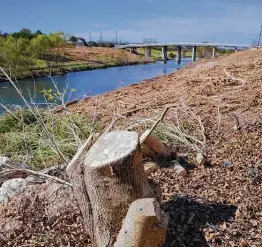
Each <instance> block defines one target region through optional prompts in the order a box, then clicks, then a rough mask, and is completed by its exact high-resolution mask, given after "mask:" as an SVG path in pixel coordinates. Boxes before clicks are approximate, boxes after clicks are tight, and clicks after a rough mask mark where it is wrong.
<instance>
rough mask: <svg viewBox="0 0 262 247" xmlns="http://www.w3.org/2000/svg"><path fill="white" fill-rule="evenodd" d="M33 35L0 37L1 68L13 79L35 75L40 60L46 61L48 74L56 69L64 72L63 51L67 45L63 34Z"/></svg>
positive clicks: (28, 33)
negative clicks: (24, 75) (25, 75)
mask: <svg viewBox="0 0 262 247" xmlns="http://www.w3.org/2000/svg"><path fill="white" fill-rule="evenodd" d="M40 33H41V32H40V31H39V33H38V35H32V34H31V33H30V32H29V31H25V32H24V34H21V33H20V34H19V35H18V34H16V33H15V34H13V35H8V36H7V37H0V66H1V67H2V68H4V69H5V71H8V73H9V76H10V77H11V78H17V77H21V75H23V74H28V73H30V74H32V75H33V74H34V73H35V70H36V69H37V68H38V64H39V59H41V60H42V61H44V63H45V66H46V67H47V69H48V74H49V75H50V74H51V73H52V69H53V68H54V67H57V68H59V69H60V70H61V71H62V62H64V57H63V49H64V47H65V45H66V40H65V36H64V34H63V33H60V32H59V33H54V34H40Z"/></svg>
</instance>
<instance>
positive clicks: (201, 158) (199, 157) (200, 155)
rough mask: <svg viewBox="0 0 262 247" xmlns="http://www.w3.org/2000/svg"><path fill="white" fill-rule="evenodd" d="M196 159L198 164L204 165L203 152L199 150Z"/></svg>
mask: <svg viewBox="0 0 262 247" xmlns="http://www.w3.org/2000/svg"><path fill="white" fill-rule="evenodd" d="M196 161H197V164H198V165H201V166H202V165H204V163H205V157H204V155H203V153H202V152H201V151H198V152H197V155H196Z"/></svg>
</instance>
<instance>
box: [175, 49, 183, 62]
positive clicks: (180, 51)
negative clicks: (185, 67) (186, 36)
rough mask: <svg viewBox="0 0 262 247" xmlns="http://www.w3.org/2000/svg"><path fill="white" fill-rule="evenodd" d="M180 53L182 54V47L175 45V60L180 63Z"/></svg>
mask: <svg viewBox="0 0 262 247" xmlns="http://www.w3.org/2000/svg"><path fill="white" fill-rule="evenodd" d="M181 54H182V47H181V46H177V53H176V61H177V63H178V64H180V63H181Z"/></svg>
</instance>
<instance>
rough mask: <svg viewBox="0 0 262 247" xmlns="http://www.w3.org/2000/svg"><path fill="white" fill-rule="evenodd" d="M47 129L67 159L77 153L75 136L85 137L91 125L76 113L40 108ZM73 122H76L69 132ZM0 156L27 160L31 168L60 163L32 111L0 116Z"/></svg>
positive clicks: (22, 110)
mask: <svg viewBox="0 0 262 247" xmlns="http://www.w3.org/2000/svg"><path fill="white" fill-rule="evenodd" d="M40 117H41V118H42V119H44V122H45V126H46V129H47V130H48V132H49V133H50V134H51V135H52V138H53V140H54V142H55V143H56V145H57V146H58V148H59V149H60V150H61V152H62V153H63V154H64V155H65V156H66V157H68V158H69V159H70V158H72V156H73V155H74V154H75V153H76V151H77V148H78V146H77V145H76V141H75V136H76V135H77V136H78V137H79V138H80V139H86V138H87V137H88V136H89V134H90V131H91V129H93V127H94V126H92V124H91V123H90V122H89V121H88V120H87V119H86V118H84V117H83V116H80V115H79V114H70V117H69V116H68V115H66V114H60V115H56V116H55V115H54V114H50V112H48V111H44V110H42V111H41V115H40ZM72 121H73V122H74V124H76V125H77V128H75V129H74V134H73V133H72V129H71V127H72ZM0 155H2V156H7V157H12V159H14V160H16V161H19V162H23V163H27V164H29V165H31V166H32V167H34V168H38V169H41V168H45V167H48V166H53V165H55V164H61V163H62V162H63V160H62V159H61V157H60V156H59V155H58V154H57V153H56V152H55V151H54V149H53V148H52V146H51V145H50V140H49V138H48V136H47V135H46V134H45V132H44V131H43V128H42V126H41V124H40V123H39V121H38V119H37V118H36V117H35V115H34V114H32V112H31V111H29V110H25V109H21V110H20V111H15V112H12V114H10V113H7V114H5V115H3V116H1V117H0Z"/></svg>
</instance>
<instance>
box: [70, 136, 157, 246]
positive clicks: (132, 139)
mask: <svg viewBox="0 0 262 247" xmlns="http://www.w3.org/2000/svg"><path fill="white" fill-rule="evenodd" d="M67 174H68V176H69V179H70V182H71V183H72V185H73V189H74V192H75V195H76V199H77V200H78V204H79V207H80V210H81V212H82V214H83V219H84V224H85V227H86V230H87V231H88V232H89V235H90V237H91V239H92V243H93V246H95V247H106V246H107V247H111V246H113V244H114V242H115V240H116V237H117V235H118V232H119V231H120V229H121V226H122V221H123V219H124V218H125V216H126V213H127V211H128V208H129V205H130V204H131V203H132V202H133V201H135V200H137V199H140V198H150V197H151V198H152V197H155V192H154V191H153V190H154V188H153V189H152V188H151V186H150V185H149V183H148V180H147V176H146V174H145V171H144V167H143V163H142V154H141V151H140V143H139V138H138V135H137V133H136V132H128V131H115V132H110V133H106V134H103V135H102V136H100V137H99V138H98V140H97V141H96V142H95V144H94V145H93V146H92V147H91V148H90V149H89V151H88V152H87V149H83V150H82V152H81V153H79V154H78V156H77V157H76V158H74V159H73V161H72V162H71V163H70V165H69V166H68V168H67ZM153 187H154V186H153ZM155 190H156V188H155ZM124 246H126V247H128V246H130V247H131V246H132V245H124Z"/></svg>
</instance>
